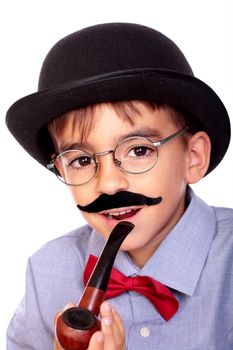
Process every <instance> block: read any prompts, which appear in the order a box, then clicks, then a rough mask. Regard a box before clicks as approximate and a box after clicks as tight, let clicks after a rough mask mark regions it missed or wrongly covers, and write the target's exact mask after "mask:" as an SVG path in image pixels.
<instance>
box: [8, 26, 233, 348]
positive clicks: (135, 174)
mask: <svg viewBox="0 0 233 350" xmlns="http://www.w3.org/2000/svg"><path fill="white" fill-rule="evenodd" d="M7 125H8V127H9V129H10V131H11V132H12V133H13V135H14V136H15V137H16V139H17V140H18V141H19V142H20V143H21V145H22V146H23V147H24V148H25V149H26V150H27V151H28V152H29V153H30V154H31V155H32V156H33V157H34V158H35V159H36V160H38V161H39V162H40V163H41V164H42V165H44V166H47V167H48V168H49V169H50V170H52V171H54V172H55V174H56V175H57V176H58V177H59V179H60V180H61V181H63V182H64V183H65V184H67V185H68V187H69V189H70V190H71V193H72V196H73V198H74V201H75V204H76V205H77V206H78V208H79V209H80V210H81V212H82V214H83V216H84V217H85V219H86V220H87V223H88V225H87V226H85V227H83V228H80V229H79V230H75V231H73V232H71V233H70V234H68V235H65V236H63V237H60V238H58V239H57V240H54V241H52V242H50V243H48V244H47V245H45V246H44V247H43V248H42V249H41V250H39V251H38V252H37V253H35V254H34V255H33V256H32V257H31V258H30V260H29V264H28V271H27V289H26V295H25V298H24V300H23V302H22V303H21V305H20V307H19V309H18V310H17V311H16V313H15V315H14V317H13V319H12V321H11V323H10V325H9V329H8V350H12V349H17V350H18V349H52V348H53V340H54V330H53V318H54V315H55V314H56V313H57V312H58V311H59V310H61V309H62V308H63V307H64V306H65V305H66V304H67V303H69V302H70V301H72V302H76V301H77V297H79V296H80V295H81V294H82V291H83V288H84V284H83V273H84V270H85V275H86V273H87V267H86V268H85V266H86V265H87V261H89V256H90V255H96V256H98V255H99V254H100V252H101V249H102V247H103V245H104V242H105V240H106V239H107V238H108V236H109V234H110V232H111V230H112V229H113V227H115V225H116V224H117V223H118V222H120V221H121V220H127V221H130V222H132V223H133V224H134V225H135V228H134V229H133V231H132V232H131V233H130V234H129V236H128V237H127V238H126V239H125V241H124V242H123V244H122V246H121V250H120V251H119V253H118V255H117V258H116V261H115V264H114V267H115V268H116V269H117V270H118V272H120V273H123V274H124V275H126V276H129V277H130V279H131V281H132V280H134V279H135V278H136V279H135V281H137V280H138V279H137V277H136V276H139V278H140V277H141V276H146V278H147V281H148V278H149V281H150V283H149V284H150V286H151V284H152V285H153V286H154V285H156V286H157V287H156V288H155V289H153V291H152V292H151V295H152V299H153V298H154V297H155V298H157V299H159V302H158V300H157V302H156V303H153V300H152V299H150V298H149V299H148V298H147V297H145V295H144V294H141V292H140V293H139V291H138V290H135V289H133V290H126V291H124V292H122V293H121V294H120V295H117V296H114V297H113V298H111V301H110V303H111V305H110V304H109V302H104V303H103V304H102V306H101V317H102V321H101V322H102V329H101V332H97V333H95V334H94V335H93V337H92V339H91V342H90V345H89V348H88V349H90V350H92V349H108V350H110V349H118V350H122V349H125V347H126V348H127V349H143V348H146V349H167V350H168V349H170V350H187V349H190V350H191V349H199V350H207V349H211V350H221V349H222V350H223V349H224V350H228V349H229V350H230V349H232V347H233V313H232V309H233V293H232V283H233V273H232V257H233V253H232V247H233V235H232V233H233V232H232V231H233V211H232V210H230V209H220V208H212V207H209V206H208V205H207V204H205V203H204V202H202V201H201V200H200V199H199V198H198V197H196V196H195V194H194V193H193V192H192V190H191V189H190V187H189V185H190V184H192V183H196V182H198V181H199V180H201V178H202V177H204V176H205V175H207V174H208V173H210V172H211V171H212V170H213V169H214V168H215V167H216V166H217V165H218V164H219V163H220V161H221V160H222V158H223V156H224V154H225V152H226V150H227V148H228V145H229V141H230V122H229V117H228V114H227V112H226V110H225V107H224V106H223V104H222V102H221V101H220V99H219V98H218V97H217V96H216V94H215V93H214V92H213V91H212V90H211V89H210V88H209V87H208V86H207V85H206V84H204V83H203V82H201V81H200V80H198V79H197V78H195V77H194V76H193V73H192V70H191V68H190V66H189V64H188V62H187V60H186V58H185V57H184V55H183V54H182V53H181V51H180V50H179V48H178V47H177V46H176V45H175V44H174V43H173V42H172V41H171V40H170V39H168V38H166V37H165V36H164V35H162V34H161V33H159V32H157V31H155V30H153V29H151V28H147V27H144V26H140V25H136V24H125V23H111V24H103V25H97V26H93V27H89V28H86V29H83V30H81V31H79V32H76V33H73V34H71V35H70V36H68V37H66V38H64V39H62V40H61V41H60V42H58V43H57V44H56V45H55V46H54V47H53V48H52V50H51V51H50V52H49V54H48V56H47V57H46V60H45V61H44V64H43V67H42V70H41V74H40V82H39V92H37V93H35V94H32V95H30V96H27V97H25V98H23V99H21V100H19V101H18V102H16V103H15V104H14V105H13V106H12V107H11V108H10V109H9V111H8V113H7ZM88 266H89V263H88ZM154 280H156V282H153V281H154ZM127 281H128V280H127ZM158 282H159V283H160V284H159V287H158ZM160 288H161V290H162V291H163V292H162V295H163V296H162V299H163V298H164V294H163V293H165V294H166V295H169V298H170V299H171V300H172V306H171V305H170V304H169V306H168V305H167V303H163V302H162V301H161V300H160V297H161V295H158V294H157V293H158V289H160ZM161 303H162V304H163V305H162V306H161ZM165 304H166V305H165ZM170 307H171V308H172V311H171V312H169V314H167V310H168V308H170ZM169 310H170V309H169ZM54 344H55V345H54V347H55V349H61V347H60V345H59V344H58V342H57V340H56V339H55V343H54Z"/></svg>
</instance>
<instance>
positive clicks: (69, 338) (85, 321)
mask: <svg viewBox="0 0 233 350" xmlns="http://www.w3.org/2000/svg"><path fill="white" fill-rule="evenodd" d="M133 228H134V225H133V224H132V223H130V222H128V221H121V222H120V223H118V224H117V225H116V226H115V227H114V229H113V230H112V232H111V234H110V236H109V238H108V240H107V242H106V243H105V246H104V248H103V250H102V253H101V254H100V257H99V259H98V261H97V263H96V266H95V268H94V270H93V272H92V275H91V277H90V278H89V281H88V283H87V285H86V287H85V289H84V291H83V294H82V296H81V298H80V301H79V303H78V306H75V307H71V308H69V309H67V310H65V311H64V312H63V313H62V314H61V315H59V317H58V319H57V323H56V337H57V340H58V342H59V343H60V345H61V346H62V348H63V349H65V350H86V349H87V348H88V345H89V341H90V338H91V336H92V334H93V333H95V332H96V331H98V330H100V329H101V326H100V321H99V319H98V315H99V312H100V305H101V304H102V302H103V301H104V296H105V292H106V290H107V286H108V281H109V278H110V274H111V270H112V266H113V263H114V260H115V257H116V254H117V252H118V250H119V248H120V246H121V244H122V242H123V241H124V239H125V238H126V236H127V235H128V234H129V233H130V231H132V229H133Z"/></svg>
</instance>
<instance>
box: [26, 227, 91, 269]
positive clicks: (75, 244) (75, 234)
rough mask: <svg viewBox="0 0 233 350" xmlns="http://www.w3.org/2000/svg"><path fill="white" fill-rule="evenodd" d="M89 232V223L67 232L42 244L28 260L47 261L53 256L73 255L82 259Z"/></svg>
mask: <svg viewBox="0 0 233 350" xmlns="http://www.w3.org/2000/svg"><path fill="white" fill-rule="evenodd" d="M91 233H92V228H91V227H90V226H89V225H84V226H82V227H80V228H78V229H75V230H73V231H71V232H68V233H66V234H64V235H62V236H59V237H57V238H55V239H53V240H51V241H49V242H47V243H46V244H44V245H43V246H42V247H41V248H40V249H38V250H37V251H36V252H35V253H34V254H33V255H32V256H31V257H30V260H31V261H34V262H35V261H36V262H37V263H38V264H39V263H40V262H42V261H47V262H48V261H52V260H53V259H54V258H58V259H59V260H62V259H67V257H71V256H74V255H76V256H79V257H80V258H81V259H82V260H83V259H84V256H85V252H86V250H87V247H88V243H89V239H90V236H91ZM79 260H80V259H79Z"/></svg>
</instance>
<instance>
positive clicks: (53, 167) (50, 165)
mask: <svg viewBox="0 0 233 350" xmlns="http://www.w3.org/2000/svg"><path fill="white" fill-rule="evenodd" d="M188 129H189V127H188V126H187V125H186V126H185V127H183V128H182V129H181V130H178V131H176V132H175V133H174V134H172V135H169V136H167V137H165V138H164V139H162V140H160V141H156V142H154V141H152V140H150V139H149V138H148V137H144V136H131V137H127V138H125V139H123V140H122V141H120V142H119V143H118V144H117V145H116V147H115V148H114V149H112V150H108V151H102V152H97V153H93V154H91V153H90V152H88V151H85V150H84V149H81V148H80V149H68V150H65V151H63V152H61V153H59V154H56V155H55V156H54V157H53V159H52V160H51V161H50V162H49V163H48V164H47V165H46V167H47V169H48V170H50V171H52V172H53V173H54V174H55V175H56V176H57V178H58V179H59V180H60V181H61V182H63V183H64V184H66V185H68V186H82V185H85V184H87V183H88V182H90V181H91V180H92V179H93V178H94V177H95V175H96V174H97V171H98V168H99V166H100V163H99V162H97V160H96V157H99V156H103V155H106V154H110V153H112V154H113V160H114V163H115V165H116V166H117V167H118V168H119V169H120V170H121V171H124V172H126V173H127V174H135V175H137V174H144V173H146V172H148V171H150V170H151V169H153V168H154V167H155V165H156V164H157V162H158V158H159V152H158V149H159V148H160V147H161V146H163V145H164V144H166V143H168V142H169V141H171V140H173V139H175V138H176V137H178V136H181V135H182V134H184V133H185V131H187V130H188ZM130 139H145V140H147V141H149V142H150V143H151V144H153V146H154V147H155V148H156V149H157V161H156V162H155V163H154V164H153V165H152V166H151V167H150V168H149V169H147V170H143V171H140V172H132V171H127V170H125V169H124V168H122V167H121V166H120V165H121V161H119V160H118V159H116V158H115V156H114V155H115V150H116V149H117V147H118V146H119V145H120V144H121V143H123V142H125V141H126V140H130ZM80 150H82V151H85V152H86V153H88V154H89V155H90V156H91V158H92V159H93V160H94V162H95V173H94V175H93V176H92V177H91V178H90V179H89V180H88V181H86V182H83V183H81V184H70V183H67V182H66V181H63V180H62V179H61V178H60V176H61V174H60V172H59V170H58V169H57V167H56V165H55V163H54V162H55V160H56V159H58V158H60V157H61V156H62V155H63V154H65V153H67V152H71V151H72V152H75V151H80Z"/></svg>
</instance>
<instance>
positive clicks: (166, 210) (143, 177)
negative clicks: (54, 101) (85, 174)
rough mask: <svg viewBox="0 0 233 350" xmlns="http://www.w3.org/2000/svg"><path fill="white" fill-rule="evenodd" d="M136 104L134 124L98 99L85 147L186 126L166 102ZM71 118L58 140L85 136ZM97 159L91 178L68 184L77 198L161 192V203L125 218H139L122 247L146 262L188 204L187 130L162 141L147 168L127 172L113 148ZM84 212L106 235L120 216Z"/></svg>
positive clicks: (103, 147)
mask: <svg viewBox="0 0 233 350" xmlns="http://www.w3.org/2000/svg"><path fill="white" fill-rule="evenodd" d="M137 106H138V108H139V109H140V112H141V116H135V120H134V125H133V126H132V125H131V124H130V123H129V122H128V121H126V120H124V119H121V118H119V116H118V115H117V114H116V111H115V110H114V109H113V108H112V107H111V106H110V105H108V104H101V105H98V106H97V107H96V109H95V111H94V114H95V123H94V124H93V127H92V128H91V130H90V133H89V134H88V136H87V138H86V139H85V140H83V141H82V142H83V149H85V150H86V151H88V152H90V153H92V154H94V153H98V152H103V151H108V150H112V149H114V148H115V147H116V145H117V144H118V143H119V141H120V140H122V138H126V137H128V136H129V135H131V134H132V133H134V134H136V135H137V134H140V133H141V131H142V130H145V129H147V130H151V135H152V134H154V133H158V134H159V135H160V136H159V138H156V137H154V136H151V137H150V138H152V139H153V141H159V140H161V139H163V138H165V137H167V136H169V135H171V134H173V133H175V132H176V131H178V130H180V129H181V128H182V126H177V125H176V123H175V122H174V120H173V119H172V118H171V117H170V116H169V113H170V112H169V110H167V109H165V108H159V109H156V110H152V109H150V108H148V107H147V106H145V105H144V104H142V103H139V102H138V105H137ZM71 124H72V123H71V122H70V123H69V121H68V123H67V124H66V126H65V128H64V130H63V133H62V136H61V140H60V141H61V142H62V143H63V142H67V141H68V142H69V143H70V144H72V143H77V142H80V140H81V135H80V132H79V128H78V125H77V127H76V128H75V131H73V128H72V125H71ZM148 136H150V135H148ZM97 162H98V163H99V164H100V166H99V169H98V171H97V174H96V176H95V177H94V178H93V179H92V180H91V181H90V182H89V183H86V184H84V185H81V186H70V187H69V188H70V190H71V193H72V195H73V198H74V200H75V203H76V204H79V205H82V206H85V205H87V204H89V203H91V202H93V201H94V200H95V199H96V198H98V197H99V196H100V195H101V194H103V193H105V194H108V195H113V194H115V193H117V192H119V191H129V192H135V193H139V194H143V195H146V196H148V197H160V196H161V197H162V201H161V202H160V203H159V204H157V205H151V206H144V205H141V206H137V209H139V210H138V211H135V212H133V215H132V216H130V217H129V218H127V219H125V220H127V221H130V222H132V223H133V224H135V228H134V230H133V231H132V232H131V233H130V234H129V236H128V237H127V238H126V240H125V241H124V242H123V244H122V247H121V249H122V250H124V251H127V252H128V253H129V255H130V256H131V257H132V259H133V260H134V261H135V263H136V264H138V265H139V266H140V265H143V264H144V263H145V261H146V260H147V259H148V258H149V257H150V256H151V255H152V254H153V252H154V251H155V249H156V248H157V247H158V245H159V244H160V242H161V241H162V240H163V239H164V238H165V237H166V235H167V234H168V232H169V231H170V229H171V228H172V227H173V226H174V225H175V224H176V223H177V221H178V220H179V218H180V217H181V215H182V214H183V212H184V210H185V190H186V185H187V180H186V171H187V162H188V151H187V146H186V145H185V142H184V140H183V136H179V137H177V138H175V139H174V140H172V141H171V142H168V143H166V144H165V145H163V146H162V147H161V148H160V149H159V158H158V162H157V164H156V165H155V167H154V168H152V169H151V170H150V171H148V172H146V173H142V174H129V173H126V172H124V171H122V170H121V169H120V168H119V167H117V166H116V164H115V163H114V161H113V155H112V153H108V154H106V155H101V156H99V157H98V156H97ZM129 209H132V208H130V207H122V208H117V209H116V208H114V209H111V210H108V214H111V213H119V212H123V211H125V210H129ZM134 209H135V208H134ZM82 214H83V216H84V217H85V219H86V220H87V222H88V223H89V224H90V225H91V226H92V227H93V228H95V229H96V230H97V231H98V232H99V233H100V234H101V235H102V236H103V237H104V238H105V239H106V238H107V237H108V236H109V233H110V232H111V230H112V228H113V227H114V226H115V225H116V224H117V223H118V222H119V221H117V220H116V219H114V216H111V215H106V213H98V212H97V213H96V212H95V213H88V212H82Z"/></svg>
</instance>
